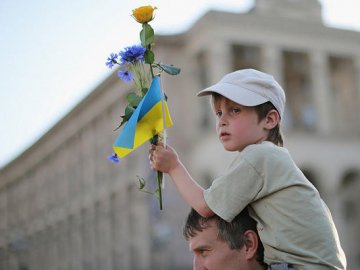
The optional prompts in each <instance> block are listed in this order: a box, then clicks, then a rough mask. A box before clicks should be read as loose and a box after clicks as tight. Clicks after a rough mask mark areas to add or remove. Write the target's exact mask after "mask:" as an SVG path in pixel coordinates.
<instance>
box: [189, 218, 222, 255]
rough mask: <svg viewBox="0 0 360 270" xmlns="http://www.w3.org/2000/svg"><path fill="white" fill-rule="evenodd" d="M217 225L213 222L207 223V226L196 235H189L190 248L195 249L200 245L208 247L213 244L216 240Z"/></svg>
mask: <svg viewBox="0 0 360 270" xmlns="http://www.w3.org/2000/svg"><path fill="white" fill-rule="evenodd" d="M217 233H218V230H217V227H216V225H215V224H214V223H212V224H209V226H208V227H207V228H205V229H203V230H202V231H198V232H197V233H196V235H194V236H193V237H190V239H189V248H190V250H196V249H198V248H201V247H208V246H212V245H214V244H215V242H216V241H218V238H217Z"/></svg>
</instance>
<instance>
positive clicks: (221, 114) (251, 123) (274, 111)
mask: <svg viewBox="0 0 360 270" xmlns="http://www.w3.org/2000/svg"><path fill="white" fill-rule="evenodd" d="M198 95H199V96H204V95H212V106H213V110H214V112H215V115H216V120H217V121H216V122H217V125H216V130H217V133H218V136H219V139H220V141H221V143H222V144H223V147H224V148H225V149H226V150H227V151H238V152H239V154H238V155H237V157H236V158H235V159H234V161H233V162H232V163H231V164H230V166H229V168H228V170H227V171H226V172H225V173H224V174H222V175H221V176H219V177H218V178H217V179H215V180H214V182H213V184H212V185H211V186H210V188H208V189H206V190H204V189H203V188H202V187H200V186H199V185H198V184H197V183H196V182H195V181H194V180H193V179H192V177H191V176H190V174H189V173H188V172H187V170H186V168H185V167H184V165H183V164H182V163H181V161H180V160H179V158H178V155H177V154H176V152H175V150H174V149H173V148H171V147H166V148H164V146H163V145H162V144H159V145H157V146H152V149H151V150H150V156H149V158H150V163H151V166H152V168H153V169H154V170H159V171H162V172H165V173H168V174H169V175H170V177H171V178H172V179H173V181H174V183H175V185H176V186H177V188H178V190H179V192H180V194H181V195H182V196H183V198H184V199H185V201H186V202H187V203H189V204H190V206H191V207H192V208H194V209H195V210H196V211H197V212H198V213H199V214H200V215H202V216H203V217H209V216H212V215H214V214H216V215H218V216H220V217H221V218H223V219H224V220H226V221H228V222H231V220H232V219H233V218H234V217H235V216H236V215H237V214H239V213H240V212H241V211H242V210H243V209H244V208H245V207H246V206H247V205H249V212H250V215H251V217H253V218H254V219H255V220H256V221H257V223H258V232H259V236H260V239H261V241H262V243H263V245H264V249H265V252H264V261H265V262H266V263H267V264H268V265H269V269H298V270H302V269H317V270H321V269H346V259H345V255H344V252H343V250H342V248H341V246H340V242H339V238H338V234H337V231H336V228H335V225H334V223H333V220H332V217H331V214H330V212H329V210H328V208H327V206H326V205H325V203H324V202H323V201H322V199H321V198H320V196H319V193H318V191H317V190H316V188H315V187H314V186H313V185H312V184H311V183H310V182H309V181H308V180H307V179H306V178H305V176H304V175H303V174H302V173H301V171H300V170H299V169H298V168H297V166H296V165H295V164H294V162H293V160H292V159H291V156H290V154H289V152H288V151H287V150H286V149H285V148H284V147H282V145H283V140H282V136H281V133H280V120H281V119H282V118H283V114H284V107H285V94H284V91H283V89H282V88H281V86H280V85H279V84H278V83H277V82H276V81H275V79H274V78H273V77H272V76H271V75H268V74H266V73H263V72H260V71H257V70H254V69H244V70H238V71H235V72H232V73H230V74H227V75H225V76H224V77H223V78H222V79H221V80H220V81H219V82H218V83H217V84H215V85H213V86H211V87H209V88H207V89H205V90H202V91H200V92H199V93H198Z"/></svg>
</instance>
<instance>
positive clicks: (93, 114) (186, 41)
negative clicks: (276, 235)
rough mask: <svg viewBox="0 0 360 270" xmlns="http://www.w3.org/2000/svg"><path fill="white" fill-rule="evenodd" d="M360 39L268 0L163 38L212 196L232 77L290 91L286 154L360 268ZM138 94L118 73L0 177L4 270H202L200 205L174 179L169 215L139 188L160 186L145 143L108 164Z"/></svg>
mask: <svg viewBox="0 0 360 270" xmlns="http://www.w3.org/2000/svg"><path fill="white" fill-rule="evenodd" d="M359 44H360V33H359V32H354V31H347V30H340V29H334V28H329V27H326V26H325V25H324V24H323V23H322V20H321V6H320V4H319V2H318V1H316V0H301V1H300V0H297V1H289V0H258V1H257V2H256V4H255V7H254V8H253V9H252V10H251V11H249V12H248V13H245V14H238V13H227V12H219V11H209V12H208V13H207V14H205V15H204V16H203V17H202V18H200V19H199V20H198V21H197V22H196V23H195V24H194V25H193V26H192V27H191V28H190V29H189V30H188V31H186V32H185V33H182V34H179V35H173V36H158V37H157V39H156V50H157V51H156V52H155V53H156V58H157V59H161V61H163V62H166V63H173V64H175V65H177V66H180V67H181V68H182V72H181V75H180V76H175V77H169V76H167V75H164V76H163V78H162V84H163V86H164V90H165V92H166V93H167V95H168V96H169V101H168V103H169V107H170V110H171V113H172V116H173V120H174V123H175V124H174V126H173V127H172V128H171V129H169V131H168V135H169V140H170V143H171V144H172V145H173V146H174V147H175V148H176V149H178V151H179V154H180V156H181V157H182V160H183V161H184V163H185V165H186V166H188V169H189V171H190V172H191V173H192V174H193V176H194V178H195V179H197V180H198V181H199V183H200V184H202V185H203V186H204V187H206V186H208V185H209V184H210V181H211V179H212V177H213V176H214V175H216V174H218V173H219V172H221V170H223V169H224V168H225V167H226V165H227V163H228V162H229V160H230V159H231V158H232V155H231V154H229V153H226V152H224V151H223V150H222V147H221V145H220V143H219V142H217V138H216V136H215V132H214V123H213V119H212V118H213V117H212V115H211V112H210V106H209V102H208V100H207V99H206V98H197V97H195V94H196V93H197V92H198V91H199V90H201V89H203V88H204V87H206V86H208V85H210V84H212V83H214V82H216V81H218V80H219V79H220V78H221V77H222V76H223V75H224V74H226V73H228V72H230V71H233V70H235V69H240V68H248V67H253V68H257V69H260V70H263V71H265V72H268V73H271V74H273V75H274V76H275V78H276V79H277V80H278V81H279V82H280V83H281V84H282V85H283V87H284V89H285V91H286V95H287V111H286V112H285V118H284V122H283V130H284V133H285V146H286V147H287V148H288V149H289V150H290V152H291V154H292V155H293V158H294V159H295V161H296V162H297V164H298V165H299V167H300V168H301V169H302V170H303V171H304V173H305V174H306V175H307V176H308V177H309V179H310V180H311V181H312V182H313V183H314V184H315V185H316V186H317V188H318V189H319V191H320V193H321V195H322V196H323V198H324V200H325V202H326V203H327V204H328V206H329V208H330V210H331V212H332V214H333V217H334V220H335V223H336V225H337V228H338V231H339V234H340V240H341V242H342V245H343V248H344V249H345V252H346V254H347V259H348V265H349V268H348V269H359V268H360V248H359V246H358V242H359V241H360V234H359V232H358V228H359V227H360V214H359V210H358V209H359V207H360V198H359V196H358V194H359V192H360V158H359V153H360V118H359V112H360V48H359ZM127 90H129V86H128V85H125V84H123V83H122V82H121V81H120V79H119V78H118V77H117V76H116V74H113V75H112V76H110V77H109V78H107V79H106V80H105V81H104V82H103V83H102V84H100V85H99V86H98V87H96V89H94V91H93V92H92V93H91V94H90V95H89V96H88V97H87V98H85V99H84V100H83V101H82V102H81V103H80V104H79V105H78V106H77V107H76V108H74V109H73V110H72V111H71V112H70V113H69V114H68V115H67V116H66V117H64V118H63V119H62V120H61V121H60V122H59V123H57V124H56V125H55V126H54V127H53V128H52V129H50V130H49V131H48V132H47V133H46V134H45V135H44V136H43V137H42V138H41V139H40V140H39V141H38V142H36V143H35V144H34V145H33V146H32V147H30V148H29V149H28V150H27V151H25V152H24V153H23V154H22V155H20V156H19V157H18V158H16V159H15V160H14V161H12V162H11V163H10V164H8V165H7V166H5V167H4V168H2V169H1V171H0V217H1V218H0V269H1V270H5V269H6V270H13V269H16V270H18V269H22V270H25V269H28V270H32V269H36V270H42V269H64V270H65V269H66V270H67V269H76V270H77V269H86V270H88V269H94V270H95V269H96V270H97V269H104V270H112V269H121V270H130V269H131V270H138V269H139V270H148V269H172V270H174V269H175V270H176V269H179V270H180V269H191V264H192V257H191V254H190V253H189V251H188V247H187V243H186V242H185V241H184V240H183V239H182V226H183V224H184V220H185V217H186V214H187V212H188V211H189V207H188V206H187V205H186V204H185V203H184V201H183V200H182V199H181V198H180V196H179V194H178V193H177V191H176V190H175V187H174V186H173V184H172V183H171V180H170V179H168V180H166V188H165V190H164V210H163V211H159V210H158V203H157V201H156V200H155V199H154V198H153V197H150V196H148V195H147V194H144V193H141V192H139V191H138V190H137V179H136V175H139V176H144V177H145V178H147V179H154V175H153V174H152V172H151V171H150V169H149V165H148V160H147V151H148V147H147V146H146V145H145V146H143V147H141V148H140V149H139V150H137V151H136V152H134V153H132V154H130V155H129V156H128V157H126V158H125V159H124V160H123V162H122V163H121V164H119V165H114V164H111V163H109V162H108V161H107V160H106V157H107V155H108V154H110V153H111V145H112V143H113V141H114V140H115V138H116V136H117V133H115V132H113V129H114V127H115V126H116V124H117V123H118V121H119V116H120V115H121V114H122V112H123V109H124V104H125V95H126V91H127Z"/></svg>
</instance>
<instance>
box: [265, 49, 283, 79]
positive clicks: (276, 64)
mask: <svg viewBox="0 0 360 270" xmlns="http://www.w3.org/2000/svg"><path fill="white" fill-rule="evenodd" d="M261 53H262V66H263V69H264V71H265V72H267V73H269V74H271V75H273V76H274V78H275V80H276V81H277V82H278V83H279V84H280V85H281V86H283V85H284V78H283V65H282V50H281V49H280V48H279V47H278V46H275V45H269V44H266V45H265V46H264V47H262V48H261Z"/></svg>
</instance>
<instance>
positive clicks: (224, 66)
mask: <svg viewBox="0 0 360 270" xmlns="http://www.w3.org/2000/svg"><path fill="white" fill-rule="evenodd" d="M207 53H208V59H207V61H208V67H207V68H208V74H209V76H208V78H209V83H210V84H209V86H210V85H211V84H214V83H216V82H218V81H219V80H220V79H221V78H222V77H223V76H224V75H225V74H227V73H229V72H231V71H233V70H232V69H233V67H232V63H231V44H228V43H226V42H223V41H221V40H218V41H214V42H212V43H211V46H210V47H209V48H208V50H207Z"/></svg>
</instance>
